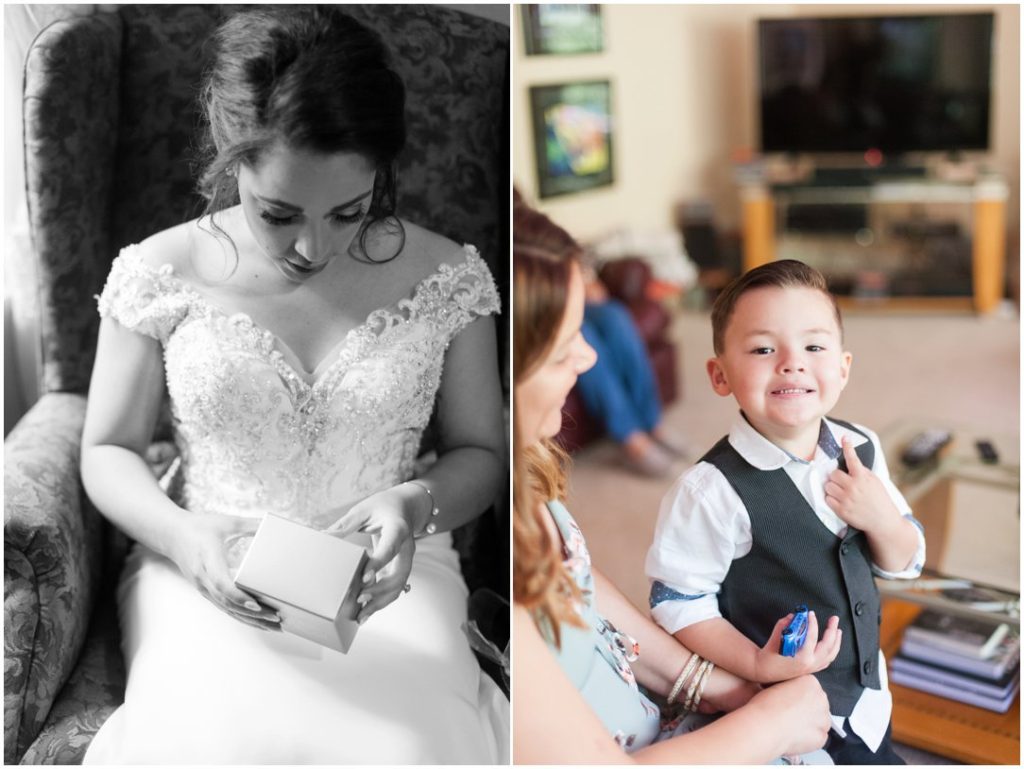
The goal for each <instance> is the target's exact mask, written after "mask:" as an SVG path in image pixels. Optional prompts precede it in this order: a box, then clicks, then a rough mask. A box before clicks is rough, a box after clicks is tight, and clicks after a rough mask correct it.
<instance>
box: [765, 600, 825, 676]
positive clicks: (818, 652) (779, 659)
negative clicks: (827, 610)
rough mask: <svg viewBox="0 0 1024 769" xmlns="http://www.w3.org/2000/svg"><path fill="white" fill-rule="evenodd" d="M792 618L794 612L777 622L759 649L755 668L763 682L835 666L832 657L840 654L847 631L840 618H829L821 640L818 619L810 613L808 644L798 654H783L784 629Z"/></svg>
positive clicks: (808, 617) (806, 642)
mask: <svg viewBox="0 0 1024 769" xmlns="http://www.w3.org/2000/svg"><path fill="white" fill-rule="evenodd" d="M792 619H793V614H792V613H790V614H787V615H786V616H785V617H783V618H782V619H780V620H779V621H778V622H776V623H775V628H774V629H773V630H772V635H771V638H769V639H768V643H766V644H765V645H764V646H762V647H761V649H760V650H758V652H757V655H756V657H755V658H754V671H755V673H756V675H755V678H756V680H757V681H759V682H760V683H763V684H767V683H772V682H774V681H787V680H789V679H790V678H796V677H797V676H802V675H806V674H807V673H817V672H818V671H819V670H824V669H825V668H827V667H828V666H829V665H831V664H832V660H834V659H835V658H836V655H837V654H839V645H840V643H841V641H842V638H843V631H842V630H840V629H839V617H837V616H836V615H832V616H831V617H829V618H828V624H827V625H826V626H825V633H824V635H822V637H821V640H820V641H819V640H818V618H817V616H816V615H815V614H814V612H813V611H812V612H810V613H809V614H808V616H807V640H806V641H804V645H803V646H802V647H801V648H800V651H798V652H797V653H796V656H795V657H783V656H782V655H781V654H779V648H780V645H781V643H782V631H783V630H785V628H786V626H787V625H788V624H789V622H790V620H792Z"/></svg>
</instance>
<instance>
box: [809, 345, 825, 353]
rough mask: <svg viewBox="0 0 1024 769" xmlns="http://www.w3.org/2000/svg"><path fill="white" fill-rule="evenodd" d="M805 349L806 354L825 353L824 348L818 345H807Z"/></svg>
mask: <svg viewBox="0 0 1024 769" xmlns="http://www.w3.org/2000/svg"><path fill="white" fill-rule="evenodd" d="M806 349H807V352H825V348H824V347H822V346H821V345H820V344H809V345H807V348H806Z"/></svg>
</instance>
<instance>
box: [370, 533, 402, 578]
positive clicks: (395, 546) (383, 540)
mask: <svg viewBox="0 0 1024 769" xmlns="http://www.w3.org/2000/svg"><path fill="white" fill-rule="evenodd" d="M411 542H412V532H410V531H409V530H408V529H407V528H405V527H402V526H395V525H392V526H385V527H384V528H382V529H381V532H380V537H379V538H378V539H377V541H376V542H375V543H374V546H373V552H372V553H370V558H369V560H368V561H367V564H366V566H367V568H368V569H374V570H376V571H378V572H379V571H380V570H381V569H382V568H384V566H386V565H387V564H389V563H391V561H392V560H394V558H395V556H397V555H398V553H399V551H400V550H401V549H402V548H403V547H404V546H406V545H407V544H408V543H411Z"/></svg>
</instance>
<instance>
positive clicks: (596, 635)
mask: <svg viewBox="0 0 1024 769" xmlns="http://www.w3.org/2000/svg"><path fill="white" fill-rule="evenodd" d="M547 507H548V510H549V511H550V513H551V517H552V519H553V520H554V522H555V525H556V526H557V527H558V531H559V533H560V534H561V535H562V542H563V552H564V555H565V565H566V567H567V568H568V570H569V573H570V574H571V575H572V578H573V579H574V580H575V581H576V584H577V585H578V586H579V588H580V592H581V593H582V595H583V602H582V603H581V604H579V605H578V606H577V607H576V608H577V611H578V612H579V614H580V617H581V618H582V619H583V622H584V624H585V627H582V628H580V627H576V626H574V625H569V624H566V623H564V622H563V623H561V624H560V625H559V634H560V637H561V646H560V647H556V646H555V644H554V636H553V633H551V632H550V631H548V632H545V633H544V636H545V638H546V639H547V641H548V645H549V646H550V647H551V651H552V653H553V654H554V655H555V658H556V659H557V660H558V663H559V665H560V666H561V668H562V670H563V671H565V674H566V675H567V676H568V677H569V680H570V681H572V683H573V685H574V686H575V687H576V688H577V689H578V690H579V692H580V694H582V695H583V698H584V699H585V700H586V701H587V704H588V705H590V707H591V708H592V709H593V710H594V712H595V713H596V714H597V716H598V717H599V718H600V719H601V722H602V723H603V724H604V725H605V728H607V729H608V732H609V733H610V734H611V735H612V737H614V738H615V741H616V742H617V743H618V744H619V745H620V746H621V747H622V748H623V749H624V750H626V751H627V752H629V751H633V750H636V749H637V748H641V747H644V746H645V745H649V744H651V743H652V742H654V741H655V740H656V739H657V738H658V735H659V731H660V713H659V710H658V708H657V706H655V705H654V703H652V702H651V701H650V700H649V699H648V698H647V697H646V696H645V695H644V693H643V692H641V691H640V688H639V687H638V686H637V683H636V678H635V677H634V676H633V670H632V668H631V667H630V665H629V663H630V660H635V659H636V658H637V656H638V651H639V650H638V649H637V646H636V643H635V642H634V641H633V640H632V639H631V638H629V636H627V635H625V634H623V633H620V632H618V631H617V630H616V629H615V627H614V626H613V625H612V624H611V623H610V622H608V621H607V620H606V619H604V618H603V617H602V616H601V615H600V614H598V612H597V606H596V597H595V595H594V577H593V574H592V573H591V571H590V553H589V552H588V550H587V544H586V542H585V541H584V539H583V533H582V532H581V531H580V529H579V526H577V525H576V521H574V520H573V518H572V515H570V514H569V511H568V510H567V509H566V508H565V505H563V504H562V503H561V502H558V501H551V502H548V505H547ZM541 627H542V628H543V627H544V623H543V622H542V623H541Z"/></svg>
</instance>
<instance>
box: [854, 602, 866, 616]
mask: <svg viewBox="0 0 1024 769" xmlns="http://www.w3.org/2000/svg"><path fill="white" fill-rule="evenodd" d="M853 613H854V614H856V615H857V616H858V617H859V616H860V615H862V614H863V613H864V602H863V601H857V603H856V604H855V605H854V607H853Z"/></svg>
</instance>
